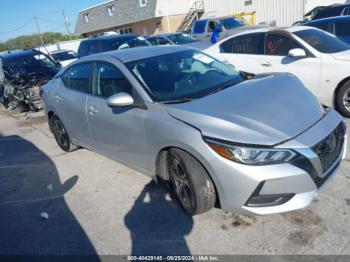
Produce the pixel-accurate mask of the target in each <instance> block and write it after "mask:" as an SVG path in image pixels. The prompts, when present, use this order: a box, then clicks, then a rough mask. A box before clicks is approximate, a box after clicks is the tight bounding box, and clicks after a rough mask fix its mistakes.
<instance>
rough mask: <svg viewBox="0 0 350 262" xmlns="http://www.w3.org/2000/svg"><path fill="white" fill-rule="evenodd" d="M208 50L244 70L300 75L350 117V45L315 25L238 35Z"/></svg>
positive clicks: (323, 100)
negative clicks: (314, 26)
mask: <svg viewBox="0 0 350 262" xmlns="http://www.w3.org/2000/svg"><path fill="white" fill-rule="evenodd" d="M204 52H206V53H208V54H210V55H212V56H214V57H216V58H218V59H220V60H222V61H224V62H226V63H230V64H232V65H234V66H235V67H237V68H238V69H239V70H241V71H245V72H250V73H253V74H258V73H271V72H288V73H291V74H294V75H296V76H297V77H298V78H299V79H300V80H301V81H302V82H303V83H304V85H305V86H306V87H307V88H309V89H310V90H311V91H312V92H313V93H314V94H315V95H316V96H317V97H318V99H319V100H320V102H321V103H322V104H324V105H327V106H331V107H333V106H334V107H335V108H336V109H337V110H338V111H339V112H340V113H342V114H343V115H344V116H346V117H350V46H349V45H348V44H346V43H344V42H342V41H340V40H339V39H338V38H336V37H335V36H333V35H331V34H329V33H326V32H324V31H322V30H319V29H315V28H312V27H305V26H299V27H290V28H277V29H276V28H264V29H257V30H252V31H249V32H243V33H240V34H236V35H234V36H231V37H229V38H226V39H224V40H222V41H221V42H219V43H217V44H215V45H213V46H212V47H210V48H208V49H206V50H204Z"/></svg>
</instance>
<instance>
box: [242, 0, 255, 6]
mask: <svg viewBox="0 0 350 262" xmlns="http://www.w3.org/2000/svg"><path fill="white" fill-rule="evenodd" d="M252 4H253V0H246V1H244V5H245V6H248V5H252Z"/></svg>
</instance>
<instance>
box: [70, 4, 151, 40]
mask: <svg viewBox="0 0 350 262" xmlns="http://www.w3.org/2000/svg"><path fill="white" fill-rule="evenodd" d="M156 5H157V0H147V4H146V6H143V7H141V6H140V0H112V1H108V2H105V3H102V4H99V5H96V6H93V7H90V8H87V9H83V10H81V11H80V12H79V16H78V21H77V24H76V28H75V33H76V34H85V33H90V32H94V31H99V30H103V29H108V28H113V27H117V26H122V25H127V24H131V23H135V22H139V21H143V20H147V19H151V18H153V17H155V16H156V14H155V13H156ZM110 6H113V7H114V13H113V15H110V14H109V11H108V7H110ZM84 15H88V22H86V21H85V17H84Z"/></svg>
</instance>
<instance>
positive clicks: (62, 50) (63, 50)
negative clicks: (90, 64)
mask: <svg viewBox="0 0 350 262" xmlns="http://www.w3.org/2000/svg"><path fill="white" fill-rule="evenodd" d="M65 52H74V51H73V50H68V49H61V50H56V51H52V52H51V53H50V54H58V53H65Z"/></svg>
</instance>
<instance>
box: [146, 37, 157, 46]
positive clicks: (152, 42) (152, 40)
mask: <svg viewBox="0 0 350 262" xmlns="http://www.w3.org/2000/svg"><path fill="white" fill-rule="evenodd" d="M147 41H148V42H150V43H151V44H152V45H158V42H157V38H156V37H150V38H147Z"/></svg>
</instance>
